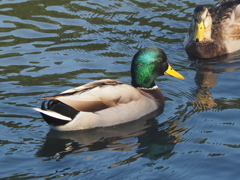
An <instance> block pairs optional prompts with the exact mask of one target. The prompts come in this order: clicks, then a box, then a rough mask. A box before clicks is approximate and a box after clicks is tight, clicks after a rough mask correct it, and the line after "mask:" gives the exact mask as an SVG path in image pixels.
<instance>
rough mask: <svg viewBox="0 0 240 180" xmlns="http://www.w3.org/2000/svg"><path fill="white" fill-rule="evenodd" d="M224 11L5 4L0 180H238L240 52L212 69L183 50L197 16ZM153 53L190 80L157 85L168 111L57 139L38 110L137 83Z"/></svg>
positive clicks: (190, 5) (0, 31) (169, 4)
mask: <svg viewBox="0 0 240 180" xmlns="http://www.w3.org/2000/svg"><path fill="white" fill-rule="evenodd" d="M216 2H217V1H213V0H208V1H207V0H202V1H200V0H197V1H194V0H190V1H177V0H171V1H170V0H167V1H148V2H146V1H138V0H124V1H122V0H119V1H117V0H116V1H97V2H96V1H69V0H64V1H60V0H51V1H43V0H35V1H20V0H19V1H11V0H5V1H0V80H1V86H0V92H1V94H0V129H1V135H0V146H1V148H0V167H1V168H0V178H7V179H35V178H36V179H37V178H38V179H55V178H59V179H69V178H74V179H80V178H82V179H99V178H101V179H160V178H161V179H204V180H205V179H223V180H225V179H238V178H239V176H240V172H239V169H238V167H239V166H240V161H239V159H238V158H239V156H240V149H239V148H240V137H239V129H240V122H239V117H240V111H239V109H240V98H239V89H240V84H239V78H240V74H239V72H240V71H239V69H240V52H236V53H234V54H231V55H228V56H223V57H220V58H215V59H212V60H211V61H207V62H206V61H199V60H194V59H189V58H188V57H187V55H186V53H185V51H184V49H183V46H182V42H183V39H184V36H185V33H186V31H187V28H188V26H189V23H190V20H191V16H192V14H191V13H192V11H193V9H194V7H195V6H196V5H198V4H202V5H206V6H209V5H211V4H213V3H216ZM153 45H154V46H158V47H160V48H162V49H163V50H164V51H165V52H166V54H167V55H168V58H169V61H170V63H171V64H172V66H173V67H174V68H175V69H176V70H177V71H178V72H180V73H181V74H183V75H184V77H185V80H184V81H180V80H177V79H174V78H172V77H166V76H163V77H160V78H159V79H158V80H157V82H156V83H157V85H158V86H159V87H160V88H161V90H162V91H163V93H164V96H165V101H166V102H165V108H164V110H163V112H155V113H156V114H154V116H153V117H145V118H143V119H140V120H139V121H133V122H131V123H127V124H123V125H119V126H115V127H108V128H98V129H93V130H87V131H80V132H79V131H78V132H56V131H53V130H50V129H49V127H48V125H47V124H46V123H45V122H44V120H43V119H42V118H41V116H40V114H39V113H37V112H34V111H33V110H32V108H34V107H39V106H40V104H41V100H39V98H40V97H43V96H48V95H53V94H56V93H59V92H61V91H64V90H66V89H68V88H73V87H76V86H79V85H82V84H84V83H87V82H89V81H92V80H96V79H102V78H112V79H117V80H119V81H122V82H124V83H128V84H130V82H131V79H130V71H129V68H130V63H131V59H132V56H133V55H134V54H135V53H136V52H137V50H139V49H140V48H142V47H146V46H153ZM159 114H160V115H159Z"/></svg>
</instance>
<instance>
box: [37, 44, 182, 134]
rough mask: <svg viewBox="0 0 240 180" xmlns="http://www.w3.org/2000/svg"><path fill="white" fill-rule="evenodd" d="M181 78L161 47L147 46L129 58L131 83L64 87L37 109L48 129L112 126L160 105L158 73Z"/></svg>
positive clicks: (108, 82) (134, 118) (143, 114)
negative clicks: (62, 90) (155, 81)
mask: <svg viewBox="0 0 240 180" xmlns="http://www.w3.org/2000/svg"><path fill="white" fill-rule="evenodd" d="M164 74H166V75H170V76H173V77H175V78H178V79H181V80H183V79H184V77H183V76H182V75H181V74H179V73H178V72H176V71H175V70H174V69H173V68H172V67H171V66H170V64H169V63H168V60H167V56H166V54H165V53H164V51H163V50H161V49H159V48H157V47H146V48H144V49H141V50H139V51H138V52H137V53H136V54H135V55H134V57H133V59H132V64H131V77H132V83H131V84H132V85H128V84H123V83H121V82H119V81H116V80H113V79H103V80H99V81H93V82H90V83H88V84H85V85H82V86H79V87H77V88H74V89H69V90H66V91H64V92H62V93H60V94H58V95H55V96H52V97H45V98H42V99H47V100H48V102H47V106H46V105H45V104H46V103H45V101H43V102H42V106H41V109H40V108H34V109H35V110H36V111H38V112H40V113H41V115H42V117H43V118H44V120H45V121H46V122H47V123H48V124H49V125H50V127H51V128H53V129H56V130H59V131H72V130H82V129H92V128H95V127H106V126H113V125H117V124H121V123H126V122H130V121H133V120H136V119H139V118H141V117H143V116H145V115H147V114H149V113H151V112H153V111H154V110H156V109H158V108H160V107H163V105H164V98H163V94H162V92H161V91H160V89H159V88H158V86H157V85H156V84H155V83H154V80H155V79H156V78H157V77H158V76H162V75H164Z"/></svg>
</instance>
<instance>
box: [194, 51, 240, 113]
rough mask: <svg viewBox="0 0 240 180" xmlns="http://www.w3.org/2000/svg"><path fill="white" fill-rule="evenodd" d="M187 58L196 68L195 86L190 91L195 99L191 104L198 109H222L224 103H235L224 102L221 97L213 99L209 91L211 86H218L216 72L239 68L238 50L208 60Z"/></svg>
mask: <svg viewBox="0 0 240 180" xmlns="http://www.w3.org/2000/svg"><path fill="white" fill-rule="evenodd" d="M189 60H191V61H193V62H192V63H191V65H190V66H191V67H192V68H194V69H195V70H196V76H195V83H196V85H197V88H196V89H195V90H193V92H192V94H194V96H195V99H196V101H194V102H193V106H195V107H197V108H198V109H200V110H206V109H212V108H215V109H217V110H222V109H225V106H226V105H237V104H236V102H234V100H233V101H232V102H224V101H223V100H222V99H215V98H214V97H213V95H212V93H211V91H212V88H213V87H216V86H218V84H217V79H218V74H221V73H223V72H234V71H237V70H240V51H237V52H235V53H231V54H226V55H223V56H220V57H215V58H212V59H208V60H206V59H204V60H201V59H200V60H196V59H189ZM219 88H221V87H219Z"/></svg>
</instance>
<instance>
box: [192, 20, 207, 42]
mask: <svg viewBox="0 0 240 180" xmlns="http://www.w3.org/2000/svg"><path fill="white" fill-rule="evenodd" d="M204 31H205V27H204V22H203V21H201V22H200V23H198V22H196V24H195V30H194V37H193V40H194V41H202V40H203V38H204Z"/></svg>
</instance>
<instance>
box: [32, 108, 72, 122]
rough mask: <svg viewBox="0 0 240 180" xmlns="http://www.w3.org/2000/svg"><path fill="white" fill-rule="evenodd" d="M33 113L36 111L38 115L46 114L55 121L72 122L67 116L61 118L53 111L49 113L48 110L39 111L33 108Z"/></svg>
mask: <svg viewBox="0 0 240 180" xmlns="http://www.w3.org/2000/svg"><path fill="white" fill-rule="evenodd" d="M33 109H34V110H35V111H38V112H40V113H43V114H46V115H47V116H51V117H54V118H57V119H62V120H65V121H72V119H71V118H70V117H67V116H63V115H61V114H59V113H56V112H54V111H49V110H42V109H39V108H33Z"/></svg>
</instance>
